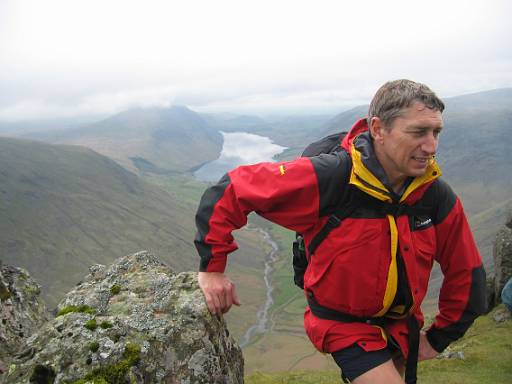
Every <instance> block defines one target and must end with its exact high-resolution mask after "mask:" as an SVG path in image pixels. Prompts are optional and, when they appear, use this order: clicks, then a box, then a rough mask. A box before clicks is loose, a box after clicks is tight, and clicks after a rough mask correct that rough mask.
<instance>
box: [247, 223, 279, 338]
mask: <svg viewBox="0 0 512 384" xmlns="http://www.w3.org/2000/svg"><path fill="white" fill-rule="evenodd" d="M253 230H255V231H258V232H259V233H261V235H262V236H263V239H264V240H265V241H266V242H267V243H268V244H270V246H271V248H272V249H271V251H270V252H269V253H268V254H267V257H266V258H265V272H264V275H263V279H264V281H265V287H266V289H267V298H266V300H265V303H264V304H263V306H262V307H261V308H260V309H259V310H258V312H257V313H256V319H257V320H256V324H254V325H253V326H252V327H250V328H249V329H248V330H247V331H246V332H245V334H244V335H243V336H242V337H241V338H240V341H239V342H238V344H240V348H244V347H245V346H246V345H248V344H249V342H250V340H251V338H252V337H253V336H254V335H256V334H261V333H265V332H266V331H268V330H269V329H270V328H271V327H272V321H271V319H270V318H269V311H270V308H271V307H272V305H273V304H274V299H273V298H272V292H273V291H274V287H273V286H272V272H273V271H274V263H275V262H276V260H277V257H278V255H277V252H278V251H279V247H278V246H277V243H276V242H275V241H274V240H272V238H271V237H270V234H269V233H268V232H266V231H264V230H263V229H261V228H255V227H253Z"/></svg>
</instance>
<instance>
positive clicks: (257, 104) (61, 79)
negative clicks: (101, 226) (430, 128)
mask: <svg viewBox="0 0 512 384" xmlns="http://www.w3.org/2000/svg"><path fill="white" fill-rule="evenodd" d="M511 4H512V2H511V1H507V0H460V1H459V0H454V1H450V0H428V1H421V2H420V1H412V0H408V1H405V0H404V1H402V0H399V1H393V0H388V1H369V0H352V1H346V0H345V1H343V0H336V1H335V0H332V1H329V0H314V1H300V0H294V1H291V0H290V1H288V0H272V1H267V0H257V1H256V0H254V1H244V0H233V1H227V0H215V1H212V0H209V1H208V0H204V1H198V0H183V1H173V0H166V1H151V0H145V1H129V0H122V1H117V0H115V1H114V0H102V1H96V0H86V1H82V0H76V1H75V0H44V1H41V0H34V1H26V0H0V121H13V120H24V119H40V118H52V117H73V116H83V115H89V114H110V113H115V112H117V111H120V110H123V109H126V108H130V107H133V106H153V105H157V106H163V105H170V104H184V105H187V106H189V107H190V108H192V109H194V110H196V111H234V112H245V113H247V112H249V113H250V112H254V113H257V112H261V111H264V110H267V111H274V112H275V111H279V110H283V111H310V110H311V111H313V110H316V111H333V112H334V111H340V110H342V109H344V107H346V106H349V105H355V104H360V103H368V102H369V101H370V98H371V96H372V95H373V93H374V92H375V91H376V89H377V88H378V87H379V86H380V85H381V84H382V83H383V82H385V81H387V80H390V79H396V78H410V79H413V80H416V81H420V82H424V83H426V84H428V85H429V86H431V88H432V89H434V90H435V91H436V92H437V93H438V94H439V95H440V96H442V97H446V96H453V95H459V94H464V93H471V92H476V91H481V90H489V89H494V88H502V87H511V86H512V49H511V46H512V44H511V43H510V40H511V38H512V27H511V25H512V23H511V22H510V15H512V5H511ZM507 42H508V43H507Z"/></svg>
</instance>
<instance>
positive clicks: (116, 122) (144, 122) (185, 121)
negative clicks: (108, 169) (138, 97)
mask: <svg viewBox="0 0 512 384" xmlns="http://www.w3.org/2000/svg"><path fill="white" fill-rule="evenodd" d="M28 137H30V138H34V139H38V140H43V141H48V142H52V143H65V144H76V145H82V146H85V147H88V148H91V149H94V150H95V151H97V152H99V153H101V154H103V155H106V156H108V157H110V158H112V159H114V160H116V161H117V162H118V163H120V164H122V165H123V166H125V167H127V168H129V169H132V170H135V169H136V167H137V164H134V163H133V161H132V160H131V158H136V159H138V160H139V161H140V160H145V161H146V162H149V163H151V164H153V165H154V166H156V167H157V168H161V169H165V170H168V171H185V170H189V169H192V168H194V167H197V166H198V165H200V164H202V163H205V162H207V161H211V160H214V159H215V158H217V157H218V155H219V153H220V150H221V147H222V136H221V134H220V133H219V132H218V131H217V130H216V129H214V128H212V127H210V126H209V125H208V123H207V122H206V121H205V120H204V119H203V118H202V117H201V116H200V115H199V114H197V113H195V112H193V111H191V110H190V109H188V108H187V107H184V106H171V107H169V108H135V109H130V110H127V111H124V112H121V113H119V114H116V115H114V116H112V117H109V118H107V119H104V120H102V121H99V122H97V123H94V124H90V125H85V126H83V127H80V128H76V129H70V130H65V131H63V130H58V131H49V132H40V133H34V134H29V135H28Z"/></svg>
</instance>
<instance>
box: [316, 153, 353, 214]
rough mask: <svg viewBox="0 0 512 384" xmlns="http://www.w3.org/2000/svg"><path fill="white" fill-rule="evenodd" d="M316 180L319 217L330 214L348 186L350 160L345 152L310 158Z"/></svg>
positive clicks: (350, 167)
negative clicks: (318, 195) (318, 196)
mask: <svg viewBox="0 0 512 384" xmlns="http://www.w3.org/2000/svg"><path fill="white" fill-rule="evenodd" d="M311 162H312V163H313V168H314V169H315V172H316V177H317V179H318V189H319V193H320V209H319V212H320V216H325V215H328V214H330V213H332V212H333V211H334V210H335V208H336V207H337V206H338V203H339V202H340V200H341V198H342V197H343V193H344V191H345V190H346V187H347V185H348V180H349V178H350V170H351V169H352V159H351V158H350V156H349V155H348V153H347V152H345V151H340V152H338V153H332V154H331V153H329V154H321V155H318V156H315V157H311Z"/></svg>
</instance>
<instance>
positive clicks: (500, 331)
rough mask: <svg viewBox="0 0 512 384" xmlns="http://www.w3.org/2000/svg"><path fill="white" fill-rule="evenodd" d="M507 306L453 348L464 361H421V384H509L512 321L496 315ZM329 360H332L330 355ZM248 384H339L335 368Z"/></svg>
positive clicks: (259, 377) (262, 377)
mask: <svg viewBox="0 0 512 384" xmlns="http://www.w3.org/2000/svg"><path fill="white" fill-rule="evenodd" d="M503 311H505V309H504V308H503V306H500V307H498V308H497V309H495V310H494V311H493V312H491V314H489V315H487V316H483V317H481V318H479V319H477V321H476V322H475V324H474V325H473V327H472V328H470V330H469V331H468V333H467V334H466V335H465V337H464V338H463V339H461V340H459V341H458V342H456V343H454V344H453V345H451V346H450V347H449V349H450V351H453V352H462V353H463V355H464V359H463V360H461V359H434V360H430V361H425V362H420V364H419V366H418V383H421V384H438V383H444V384H460V383H465V384H509V383H511V382H512V364H511V362H512V320H511V319H510V318H509V320H507V321H505V322H502V323H497V322H496V321H495V320H494V319H493V316H494V314H495V313H496V312H503ZM325 358H326V359H331V358H330V357H328V356H326V357H325ZM245 382H246V383H247V384H338V383H341V382H342V381H341V379H340V376H339V371H338V370H337V369H336V367H335V365H334V364H332V367H331V368H330V369H329V370H325V371H319V370H314V371H313V370H306V371H304V370H303V371H297V370H291V371H290V372H279V373H266V372H255V373H252V374H250V375H247V377H246V379H245Z"/></svg>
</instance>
